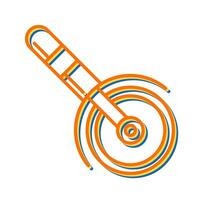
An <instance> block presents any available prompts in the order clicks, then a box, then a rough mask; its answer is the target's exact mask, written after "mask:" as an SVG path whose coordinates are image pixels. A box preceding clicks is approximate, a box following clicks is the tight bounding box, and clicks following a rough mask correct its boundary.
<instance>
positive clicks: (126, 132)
mask: <svg viewBox="0 0 200 200" xmlns="http://www.w3.org/2000/svg"><path fill="white" fill-rule="evenodd" d="M130 80H131V81H132V80H133V81H134V80H140V81H145V82H148V83H152V84H154V85H157V86H159V87H161V88H162V89H164V90H166V91H167V92H168V89H167V88H166V87H165V86H164V85H163V84H162V83H160V82H158V81H156V80H154V79H152V78H150V77H146V76H142V75H134V74H133V75H130V74H128V75H120V76H115V77H112V78H109V79H107V80H105V81H103V82H102V83H101V84H100V85H98V86H97V87H95V88H94V89H93V90H92V91H91V92H90V93H89V94H88V95H89V97H90V98H94V96H95V95H97V94H98V90H97V88H98V87H99V88H101V89H102V90H104V89H106V88H107V87H109V86H111V85H113V84H116V83H119V82H125V81H130ZM135 93H136V94H135ZM143 94H146V95H150V96H151V97H153V98H155V99H156V100H157V101H159V103H160V104H162V107H163V108H164V109H165V111H166V113H167V115H168V117H166V116H165V114H164V112H163V111H162V110H161V108H159V106H158V105H157V104H156V103H154V102H153V101H152V100H150V99H149V98H147V97H145V96H144V95H143ZM106 95H107V96H109V98H110V99H112V101H113V102H114V103H115V104H116V105H120V104H122V103H124V102H128V101H131V102H134V101H140V102H142V103H145V104H147V105H149V106H151V107H152V108H153V109H155V111H156V112H157V114H158V115H159V117H160V120H161V123H162V139H161V142H160V144H159V146H158V147H157V149H156V150H155V151H154V152H153V153H152V154H151V155H150V156H149V157H148V158H145V159H143V160H140V161H137V162H124V161H121V160H119V159H117V158H115V157H113V156H111V155H110V154H109V153H108V152H107V151H106V149H105V148H104V145H103V143H102V138H101V132H102V125H103V123H104V120H105V116H104V115H103V113H102V112H100V111H99V110H98V109H97V108H96V107H95V106H93V107H92V108H91V109H90V111H89V114H88V117H87V121H86V130H85V131H86V132H85V135H86V141H87V144H88V147H89V149H90V152H91V153H92V155H93V156H94V157H95V159H96V160H97V161H98V162H99V163H100V164H101V165H102V166H103V167H104V168H106V169H107V170H109V171H110V172H112V173H114V174H117V175H120V176H124V177H135V178H136V177H142V176H147V175H150V174H152V173H154V172H156V171H157V170H159V169H160V168H162V167H163V166H164V165H165V164H166V163H167V162H168V160H169V159H170V158H171V156H172V154H173V152H174V150H175V147H176V143H177V136H178V130H177V123H176V119H175V116H174V114H173V112H172V110H171V109H170V107H169V106H168V105H167V103H166V102H165V101H164V100H163V99H162V98H161V97H160V96H159V95H157V94H156V93H155V92H153V91H151V90H149V89H147V88H144V87H141V86H132V85H127V86H119V87H116V88H114V89H111V90H109V91H108V92H106ZM89 103H90V102H89V100H88V98H86V99H85V100H84V101H83V102H82V103H81V105H80V107H79V109H78V112H77V115H76V120H75V129H74V130H75V135H74V136H75V143H76V146H77V149H78V152H79V154H80V156H81V158H82V160H83V162H84V163H85V164H86V166H88V167H89V168H90V169H92V166H91V164H90V163H89V161H88V160H87V158H86V156H85V154H84V150H83V147H82V144H81V137H80V136H81V126H82V118H83V115H84V114H85V111H86V109H87V108H88V105H89ZM137 127H139V128H137ZM116 134H117V138H118V139H119V140H120V141H121V142H122V143H123V144H124V145H125V146H126V147H129V148H137V147H139V146H141V145H143V144H144V143H145V141H146V139H147V137H148V134H151V133H148V127H146V125H145V124H144V123H143V122H142V121H141V120H140V119H139V118H137V117H133V116H127V117H126V118H124V119H122V120H121V121H120V122H119V123H118V125H117V127H116ZM127 138H128V140H127ZM93 140H95V143H96V144H97V148H98V151H96V149H95V148H96V147H95V146H94V141H93ZM99 151H100V152H101V154H102V155H103V156H104V158H106V159H107V160H108V161H109V162H110V163H112V166H111V165H109V164H108V163H107V162H105V161H104V160H103V159H102V158H101V157H100V156H99V154H98V152H99Z"/></svg>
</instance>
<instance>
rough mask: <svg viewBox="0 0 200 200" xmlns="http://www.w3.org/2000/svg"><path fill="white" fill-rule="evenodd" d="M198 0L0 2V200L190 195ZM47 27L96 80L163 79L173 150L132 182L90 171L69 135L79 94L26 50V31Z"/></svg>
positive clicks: (195, 154)
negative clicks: (173, 127)
mask: <svg viewBox="0 0 200 200" xmlns="http://www.w3.org/2000/svg"><path fill="white" fill-rule="evenodd" d="M199 10H200V3H199V1H198V0H196V1H195V0H180V1H179V0H168V1H163V0H157V1H156V0H140V1H135V0H132V1H131V0H130V1H128V0H123V1H117V0H115V1H114V0H112V1H111V0H110V1H109V0H101V1H94V0H91V1H89V0H85V1H83V0H82V1H81V0H79V1H78V0H73V1H72V0H71V1H68V0H63V1H61V0H57V1H49V0H48V1H46V0H45V1H41V0H34V1H25V0H24V1H22V0H21V1H19V0H15V1H14V0H13V1H9V0H7V1H1V5H0V17H1V21H0V25H1V32H0V55H1V63H0V199H1V200H8V199H9V200H13V199H20V200H25V199H26V200H27V199H29V200H32V199H34V200H35V199H37V200H40V199H41V200H44V199H48V200H51V199H59V200H64V199H65V200H66V199H131V198H132V199H147V198H149V199H170V198H172V199H175V198H180V199H181V198H185V199H198V198H200V194H199V179H200V171H199V167H200V164H199V151H200V145H199V143H200V136H199V135H200V134H199V111H200V108H199V100H200V99H199V85H200V79H199V74H200V72H199V68H200V56H199V55H200V12H199ZM34 24H43V25H46V26H48V27H49V28H50V29H51V30H53V32H54V33H56V35H58V36H59V37H60V38H61V39H62V40H63V42H64V43H66V44H67V45H68V47H70V49H71V50H72V51H73V52H75V53H76V55H77V56H78V57H79V58H80V59H81V60H82V61H84V63H85V64H86V65H87V66H90V68H91V69H92V70H93V71H94V72H95V73H96V74H97V75H98V76H99V77H100V78H101V79H105V78H108V77H110V76H113V75H116V74H121V73H139V74H145V75H148V76H152V77H154V78H156V79H158V80H160V81H162V82H164V83H165V84H166V85H167V86H168V87H169V88H170V89H171V91H172V92H171V93H170V94H169V95H168V97H167V99H166V100H167V101H169V102H170V105H172V108H173V110H174V112H175V114H176V117H177V120H178V125H179V141H178V146H177V150H176V152H175V154H174V156H173V157H172V159H171V160H170V162H169V163H168V164H167V165H166V166H165V167H164V168H163V169H162V170H160V171H159V172H157V173H155V174H153V175H151V176H148V177H145V178H140V179H127V178H122V177H118V176H116V175H113V174H111V173H109V172H108V171H106V170H105V169H103V168H102V167H101V166H97V167H96V168H95V169H94V170H93V171H89V170H88V169H87V168H86V167H85V166H84V165H83V163H82V161H81V160H80V158H79V155H78V153H77V150H76V148H75V144H74V140H73V123H74V116H75V113H76V110H77V108H78V105H79V103H80V102H79V100H78V99H76V97H75V96H74V95H73V94H72V93H71V92H70V91H69V90H68V89H67V88H65V86H64V85H62V84H61V83H60V82H59V80H57V78H56V77H55V76H54V75H53V74H51V73H50V71H48V70H47V69H46V68H45V67H44V66H43V64H42V63H41V62H40V61H39V60H38V59H37V58H36V57H35V56H34V55H33V54H32V53H31V52H30V51H29V50H28V49H27V47H26V46H25V42H24V35H25V32H26V30H27V29H28V28H29V27H30V26H32V25H34Z"/></svg>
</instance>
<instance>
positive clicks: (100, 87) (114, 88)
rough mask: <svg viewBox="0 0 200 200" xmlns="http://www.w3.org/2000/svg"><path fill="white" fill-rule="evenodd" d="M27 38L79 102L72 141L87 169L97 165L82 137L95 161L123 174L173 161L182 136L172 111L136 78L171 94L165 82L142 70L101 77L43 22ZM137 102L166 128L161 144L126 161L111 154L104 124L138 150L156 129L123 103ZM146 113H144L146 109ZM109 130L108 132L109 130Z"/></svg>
mask: <svg viewBox="0 0 200 200" xmlns="http://www.w3.org/2000/svg"><path fill="white" fill-rule="evenodd" d="M41 36H42V37H41ZM25 41H26V45H27V46H28V48H29V49H30V50H31V51H32V52H33V53H34V54H35V55H36V56H37V57H38V58H39V59H40V60H41V61H42V62H43V63H44V64H45V65H46V66H47V67H48V69H50V70H51V72H53V73H54V74H55V75H56V76H57V77H58V78H59V79H60V80H61V81H62V82H63V83H64V84H65V85H66V86H67V87H68V88H69V89H70V90H71V91H72V92H73V93H74V94H75V95H76V96H77V97H78V98H79V99H80V100H81V104H80V106H79V108H78V110H77V114H76V118H75V122H74V139H75V144H76V148H77V150H78V153H79V155H80V157H81V159H82V161H83V163H84V164H85V165H86V166H87V167H88V168H89V169H91V170H92V169H93V167H92V165H91V163H90V161H89V160H88V158H87V156H86V154H85V151H84V147H83V144H82V137H84V138H85V140H86V143H87V148H88V151H89V152H90V153H91V155H92V156H93V157H94V158H95V159H96V161H97V163H100V164H101V165H102V166H103V167H104V168H105V169H107V170H109V171H110V172H112V173H114V174H117V175H119V176H123V177H131V178H138V177H143V176H147V175H150V174H152V173H154V172H156V171H158V170H159V169H161V168H162V167H163V166H164V165H165V164H166V163H167V162H168V161H169V159H170V158H171V156H172V155H173V152H174V151H175V148H176V144H177V139H178V127H177V123H176V119H175V116H174V114H173V111H172V109H171V108H170V107H169V105H168V104H167V103H166V102H165V101H164V100H163V98H161V97H160V96H159V95H158V94H157V93H156V92H154V91H153V90H151V89H148V88H146V87H144V86H138V85H135V84H133V82H135V81H136V82H140V83H142V84H143V83H144V84H150V85H153V86H155V87H158V88H161V89H162V90H164V91H166V92H168V93H169V92H170V90H169V89H168V88H167V87H166V86H165V85H164V84H162V83H161V82H159V81H157V80H155V79H153V78H151V77H148V76H144V75H139V74H122V75H117V76H114V77H111V78H108V79H106V80H104V81H101V80H100V79H99V78H98V77H97V76H96V75H95V74H94V73H93V72H92V71H91V70H90V69H89V68H88V67H86V66H85V65H84V64H83V63H82V62H81V61H80V60H79V59H78V58H77V57H76V56H75V55H74V54H73V53H72V52H71V51H70V49H69V48H68V47H66V46H65V45H64V44H63V43H62V42H61V41H60V40H59V39H58V38H57V37H56V36H55V35H54V34H53V33H52V32H51V31H50V30H49V29H48V28H47V27H45V26H42V25H35V26H33V27H31V28H30V29H29V30H28V31H27V33H26V37H25ZM128 83H129V84H128ZM130 83H131V84H130ZM122 84H125V85H122ZM148 97H149V98H148ZM152 99H155V100H156V102H157V103H155V102H153V100H152ZM135 102H139V103H142V104H145V105H147V106H150V107H151V108H152V109H154V111H155V113H157V115H158V116H159V120H158V121H159V122H160V124H161V128H162V129H161V131H160V132H161V136H160V142H159V144H158V146H157V147H156V148H155V150H154V151H153V152H151V155H148V156H147V157H144V158H143V159H141V160H138V161H134V162H130V161H127V160H125V161H122V160H121V159H118V158H116V156H115V157H114V156H112V155H110V153H109V152H108V151H107V149H106V148H105V146H104V144H103V139H102V134H103V133H102V127H104V123H105V121H107V123H109V124H110V126H112V127H113V129H114V130H115V131H114V132H115V133H114V134H115V136H113V137H116V138H117V139H118V142H119V143H120V145H122V146H123V147H124V148H127V149H129V150H128V151H133V153H134V152H137V149H138V148H140V147H142V146H143V145H145V143H146V142H147V141H148V138H149V136H150V135H153V134H154V133H151V132H152V131H150V130H149V128H148V126H147V124H146V122H144V120H143V119H141V118H140V117H138V116H137V115H135V113H134V110H131V111H130V113H131V114H130V113H127V111H125V109H123V108H122V105H123V104H124V103H130V104H134V103H135ZM89 108H90V109H89ZM163 110H164V111H163ZM143 112H144V113H145V112H146V111H145V110H144V109H143ZM85 115H87V116H85ZM84 117H85V123H84V125H83V119H84ZM153 118H154V116H153V117H152V119H153ZM150 123H151V122H150ZM153 132H154V130H153ZM155 132H156V130H155ZM106 134H107V135H109V134H110V133H109V132H108V131H107V133H106ZM154 135H155V134H154ZM152 141H153V140H152ZM110 146H112V144H110ZM100 154H101V156H100ZM133 157H134V156H133Z"/></svg>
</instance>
